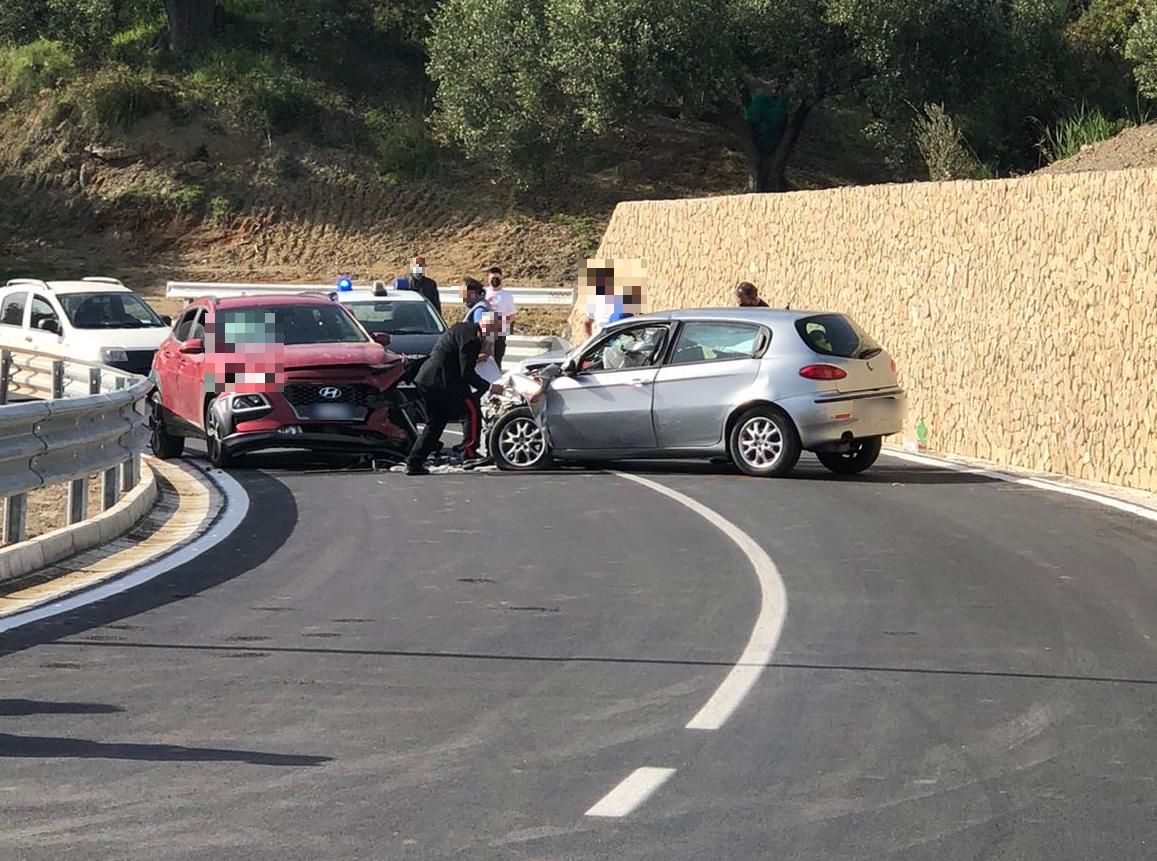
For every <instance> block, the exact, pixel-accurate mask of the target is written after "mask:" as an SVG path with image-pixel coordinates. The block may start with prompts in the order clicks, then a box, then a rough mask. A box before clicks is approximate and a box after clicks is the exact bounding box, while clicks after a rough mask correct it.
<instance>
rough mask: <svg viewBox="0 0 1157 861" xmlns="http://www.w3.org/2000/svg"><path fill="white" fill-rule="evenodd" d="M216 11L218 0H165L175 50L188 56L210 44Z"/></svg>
mask: <svg viewBox="0 0 1157 861" xmlns="http://www.w3.org/2000/svg"><path fill="white" fill-rule="evenodd" d="M216 10H217V0H165V13H166V14H167V15H168V18H169V44H170V45H172V47H173V50H174V51H176V52H177V53H178V54H187V53H189V52H190V51H195V50H197V49H198V48H200V47H202V46H203V45H204V44H205V43H206V42H208V41H209V35H210V33H211V32H212V29H213V14H214V12H216Z"/></svg>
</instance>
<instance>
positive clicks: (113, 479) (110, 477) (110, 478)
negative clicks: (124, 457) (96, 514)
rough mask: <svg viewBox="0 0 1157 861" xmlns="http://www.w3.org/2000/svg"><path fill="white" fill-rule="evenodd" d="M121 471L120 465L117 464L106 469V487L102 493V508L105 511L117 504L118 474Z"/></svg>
mask: <svg viewBox="0 0 1157 861" xmlns="http://www.w3.org/2000/svg"><path fill="white" fill-rule="evenodd" d="M119 472H120V467H116V466H114V467H113V468H112V469H106V470H105V471H104V487H103V488H102V491H103V492H102V493H101V509H102V510H103V511H108V510H109V509H110V508H112V507H113V506H114V505H116V504H117V490H118V484H119V482H118V481H117V478H118V475H117V474H118V473H119Z"/></svg>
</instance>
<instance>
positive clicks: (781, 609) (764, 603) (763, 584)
mask: <svg viewBox="0 0 1157 861" xmlns="http://www.w3.org/2000/svg"><path fill="white" fill-rule="evenodd" d="M614 475H617V476H618V477H619V478H625V479H627V480H628V481H633V482H635V483H637V484H641V485H643V486H644V487H649V488H650V489H651V490H653V491H655V492H656V493H661V494H663V495H664V496H666V497H668V498H670V499H673V500H675V501H676V502H678V503H679V504H680V505H683V506H686V507H687V508H689V509H691V510H692V511H694V512H695V513H696V514H698V515H699V516H700V517H702V518H703V519H704V520H706V521H707V522H708V523H710V524H711V525H712V526H714V527H715V528H716V529H718V530H719V531H720V532H722V533H723V534H724V535H726V536H727V537H728V538H730V539H731V540H732V541H733V542H735V544H736V546H738V547H739V549H740V550H742V551H743V553H744V555H745V556H746V557H747V559H748V561H749V562H751V567H752V569H753V570H754V571H755V576H756V577H757V578H758V580H759V588H760V592H761V596H762V597H761V600H760V606H759V616H758V617H756V620H755V627H753V628H752V629H751V636H750V637H749V638H748V640H747V648H745V649H744V650H743V654H742V655H740V656H739V660H738V661H737V662H736V664H735V666H733V667H732V668H731V672H729V673H728V674H727V678H725V679H724V680H723V683H722V684H720V685H719V687H718V688H716V689H715V693H714V694H712V695H711V699H709V700H708V701H707V703H706V704H705V705H704V706H703V708H701V709H700V710H699V712H698V714H696V715H695V717H693V718H691V722H690V723H688V724H687V727H686V728H687V729H704V730H716V729H719V728H720V727H721V726H723V724H725V723H726V722H727V719H728V718H730V717H731V715H732V714H733V713H734V712H735V710H736V709H737V708H739V705H740V703H742V702H743V700H744V698H745V697H746V696H747V695H748V693H750V692H751V689H752V688H753V687H755V683H756V682H757V681H759V676H760V674H761V673H762V672H763V670H764V668H765V667H766V666H767V665H768V664H769V663H771V658H772V655H773V654H775V646H776V644H777V643H778V642H779V635H780V633H781V632H782V631H783V622H784V619H785V618H786V616H787V590H786V589H785V588H784V585H783V578H782V577H781V576H780V574H779V569H778V568H776V567H775V563H774V562H772V561H771V557H770V556H768V555H767V553H766V551H764V549H763V548H762V547H760V546H759V545H758V544H757V543H756V542H755V540H754V539H753V538H752V537H751V536H750V535H748V534H747V533H746V532H744V531H743V530H742V529H740V528H739V527H738V526H736V525H735V524H734V523H732V522H731V521H730V520H727V519H726V518H725V517H723V515H721V514H719V513H717V512H715V511H712V510H711V509H710V508H708V507H707V506H706V505H703V504H702V503H701V502H697V501H696V500H694V499H692V498H691V497H689V496H686V495H684V494H682V493H679V491H677V490H672V489H671V488H669V487H666V486H665V485H662V484H659V483H658V482H655V481H651V480H650V479H647V478H641V477H640V476H637V475H628V474H627V473H623V472H616V473H614Z"/></svg>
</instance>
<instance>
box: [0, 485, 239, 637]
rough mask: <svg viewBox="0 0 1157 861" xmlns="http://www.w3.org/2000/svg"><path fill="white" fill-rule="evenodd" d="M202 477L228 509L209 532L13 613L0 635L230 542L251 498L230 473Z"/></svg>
mask: <svg viewBox="0 0 1157 861" xmlns="http://www.w3.org/2000/svg"><path fill="white" fill-rule="evenodd" d="M202 474H204V475H205V476H206V478H208V479H209V480H210V481H212V482H214V483H215V484H216V485H217V487H218V488H219V489H220V491H221V494H222V495H223V496H224V497H225V509H224V511H222V512H221V513H220V515H219V516H218V517H217V521H216V523H214V524H213V526H212V527H210V529H209V531H208V532H206V533H205V534H204V535H202V536H200V537H199V538H197V539H196V540H194V541H192V542H190V543H189V544H186V545H185V546H184V547H182V548H180V549H179V550H177V551H176V552H174V553H171V554H169V555H168V556H165V557H163V558H161V559H158V560H156V561H155V562H150V563H148V564H147V565H143V566H141V567H140V568H138V569H137V570H135V571H133V572H132V573H130V574H126V575H125V576H124V577H118V578H117V579H116V580H112V581H110V582H108V583H105V584H103V585H101V586H96V587H94V588H92V589H88V590H86V591H84V592H79V593H77V594H75V595H71V596H69V597H67V598H62V599H61V600H59V601H52V602H50V603H48V604H43V605H41V606H39V607H33V608H32V609H30V610H26V611H25V612H23V613H13V614H12V615H11V616H8V617H6V618H4V619H3V620H0V634H3V633H5V632H7V631H11V630H13V629H15V628H20V627H23V626H24V625H30V624H32V623H33V622H40V621H43V620H44V619H49V618H51V617H53V616H59V615H60V614H61V613H67V612H69V611H71V610H76V609H78V608H80V607H86V606H88V605H89V604H95V603H96V602H97V601H103V600H105V599H106V598H111V597H112V596H114V595H119V594H120V593H122V592H127V591H128V590H129V589H133V588H135V587H137V586H140V585H142V584H144V583H148V582H149V581H150V580H154V579H156V578H157V577H160V576H161V575H162V574H165V573H166V572H168V571H172V570H173V569H174V568H177V567H179V566H181V565H184V564H186V563H188V562H191V561H192V560H194V559H196V558H197V557H198V556H200V555H201V554H202V553H204V552H206V551H207V550H209V549H210V548H212V547H215V546H216V545H218V544H220V543H221V542H222V541H224V540H225V539H226V538H228V537H229V535H230V534H232V532H233V531H234V530H235V529H236V528H237V527H238V526H240V525H241V522H242V521H243V520H244V519H245V515H246V514H247V513H248V512H249V494H248V493H246V492H245V488H243V487H242V486H241V484H240V483H239V482H238V481H237V480H236V479H235V478H233V477H232V476H230V475H228V474H227V473H223V472H218V473H216V474H215V475H213V476H209V475H208V474H206V473H204V471H202Z"/></svg>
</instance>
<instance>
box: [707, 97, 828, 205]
mask: <svg viewBox="0 0 1157 861" xmlns="http://www.w3.org/2000/svg"><path fill="white" fill-rule="evenodd" d="M809 113H811V105H810V104H801V105H798V106H797V107H795V108H792V109H791V110H790V111H789V112H788V117H787V127H786V128H785V129H784V133H783V137H782V138H780V140H779V143H778V144H777V145H776V148H775V150H774V151H773V152H771V153H770V154H765V153H764V152H763V151H762V150H761V147H760V145H759V140H758V132H757V130H756V129H755V127H753V126H752V125H751V124H750V123H749V122H747V120H746V119H745V118H744V115H743V111H742V109H740V110H735V109H734V108H733V107H722V106H720V107H719V108H718V109H717V110H716V111H715V112H713V113H711V114H708V115H707V116H705V117H704V119H705V120H706V121H707V122H711V123H714V124H716V125H718V126H721V127H723V128H724V129H726V130H727V131H729V132H731V133H732V135H733V136H734V137H735V140H736V141H737V142H738V143H739V145H740V147H741V148H742V150H743V155H744V157H745V158H746V159H747V175H748V189H749V190H750V191H753V192H756V193H759V194H763V193H765V192H779V191H787V190H788V188H789V185H788V181H787V165H788V163H789V162H790V160H791V156H792V155H793V154H794V153H795V147H796V144H797V143H799V136H800V132H802V131H803V127H804V123H805V122H806V121H807V117H808V114H809Z"/></svg>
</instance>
